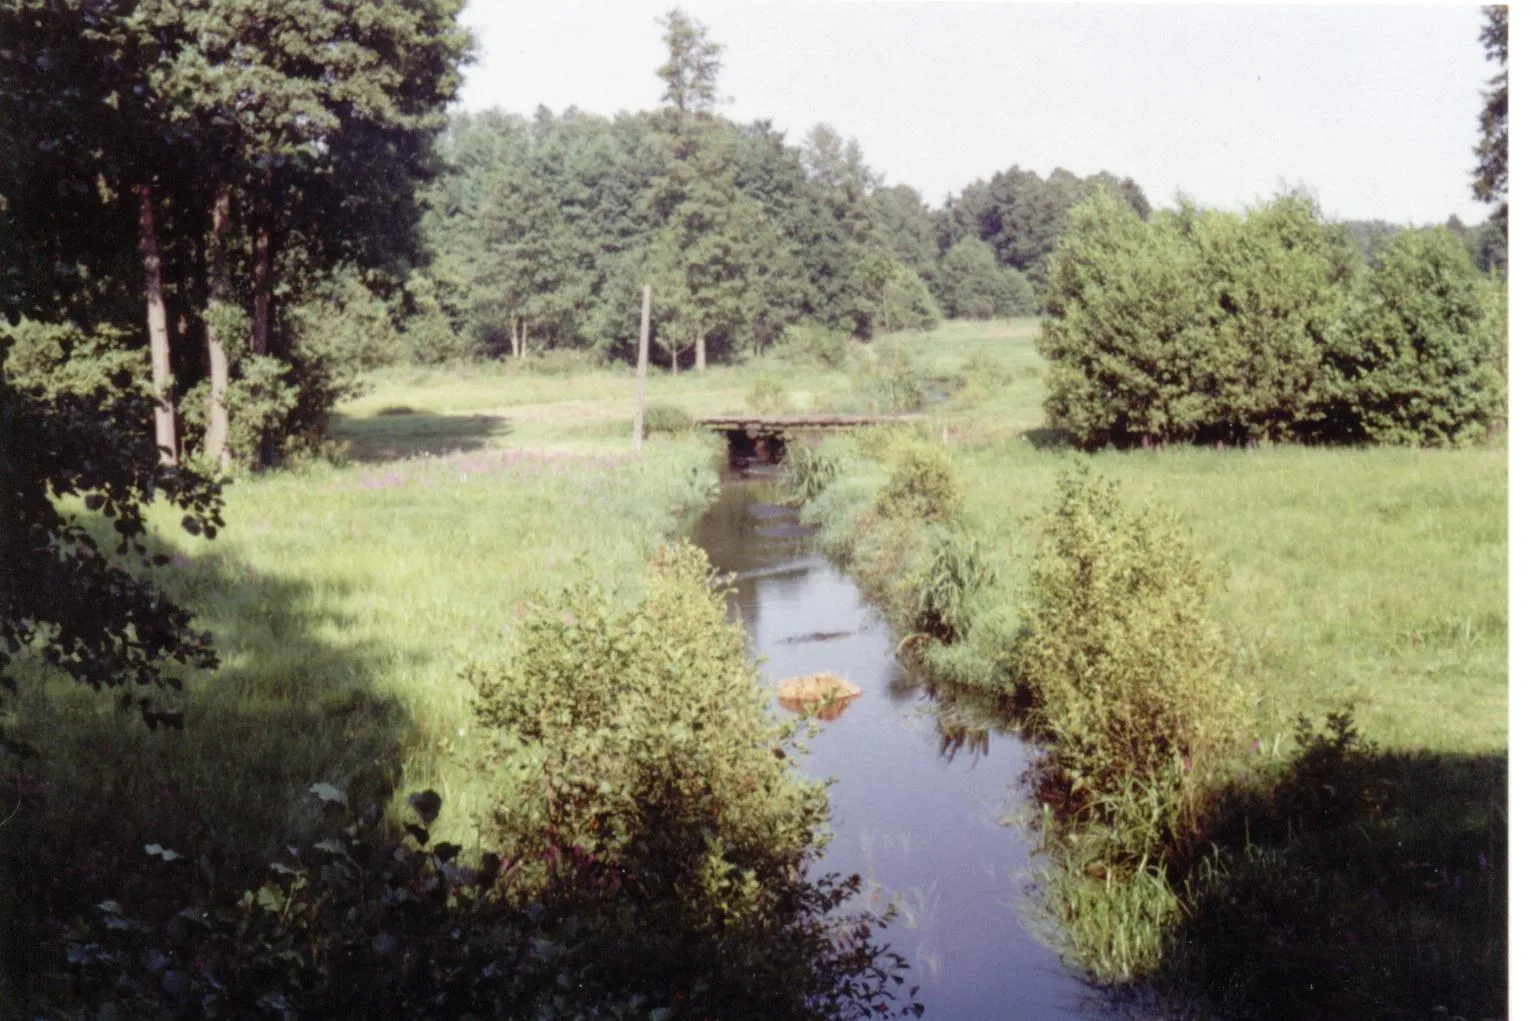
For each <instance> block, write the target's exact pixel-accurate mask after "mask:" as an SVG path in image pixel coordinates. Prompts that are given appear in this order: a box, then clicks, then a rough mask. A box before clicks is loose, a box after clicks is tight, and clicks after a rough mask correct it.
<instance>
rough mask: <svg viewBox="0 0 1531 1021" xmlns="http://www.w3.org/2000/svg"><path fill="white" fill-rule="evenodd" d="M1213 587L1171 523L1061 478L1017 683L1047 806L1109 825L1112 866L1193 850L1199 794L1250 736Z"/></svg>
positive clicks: (1092, 483)
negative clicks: (1034, 727)
mask: <svg viewBox="0 0 1531 1021" xmlns="http://www.w3.org/2000/svg"><path fill="white" fill-rule="evenodd" d="M1211 584H1212V583H1211V578H1210V577H1209V575H1208V573H1207V571H1206V569H1205V568H1204V567H1203V566H1202V564H1201V562H1200V560H1199V559H1198V558H1197V556H1196V555H1195V553H1194V552H1193V551H1192V549H1191V545H1190V542H1189V539H1188V537H1187V536H1186V534H1185V533H1184V531H1183V530H1182V529H1181V528H1180V527H1179V525H1178V524H1177V523H1176V522H1175V521H1174V520H1173V519H1171V518H1169V517H1167V516H1166V515H1165V514H1163V513H1162V512H1159V511H1155V510H1147V511H1139V512H1129V511H1127V510H1126V509H1125V508H1123V507H1122V505H1121V500H1120V497H1119V495H1118V492H1117V487H1116V486H1115V485H1114V484H1108V483H1106V482H1104V481H1102V480H1101V479H1099V478H1098V477H1096V476H1095V475H1093V474H1092V473H1091V472H1090V471H1089V470H1088V469H1084V468H1078V469H1074V470H1070V471H1068V472H1067V473H1065V474H1064V476H1063V478H1062V479H1061V483H1060V495H1059V500H1058V503H1057V506H1056V508H1055V510H1054V512H1053V515H1052V517H1051V518H1050V524H1049V526H1048V529H1047V533H1046V539H1045V543H1044V546H1043V549H1042V551H1041V553H1040V554H1039V557H1038V560H1037V563H1036V565H1035V567H1034V569H1033V573H1032V586H1033V590H1034V592H1035V605H1034V609H1033V619H1032V622H1031V627H1030V633H1029V634H1028V635H1027V637H1026V638H1025V640H1024V641H1023V643H1022V646H1021V649H1020V653H1019V659H1020V666H1021V680H1020V682H1021V684H1022V685H1023V686H1024V688H1025V694H1026V695H1027V696H1029V697H1030V698H1031V699H1032V700H1033V701H1034V704H1035V707H1036V708H1035V714H1036V719H1037V722H1038V725H1039V728H1040V730H1041V732H1042V733H1043V734H1045V736H1046V737H1047V738H1048V741H1049V744H1048V748H1047V752H1046V755H1045V757H1044V759H1043V762H1042V764H1041V766H1040V775H1041V778H1042V781H1043V784H1042V786H1043V791H1044V797H1045V799H1046V800H1048V802H1049V803H1050V804H1052V805H1053V806H1054V807H1055V808H1056V809H1057V810H1058V811H1059V812H1060V813H1061V815H1062V816H1063V818H1064V819H1065V820H1068V821H1069V824H1070V825H1073V824H1074V823H1076V822H1077V823H1081V824H1082V823H1088V822H1098V823H1102V824H1104V826H1105V827H1106V830H1107V831H1108V832H1109V833H1110V834H1111V841H1112V844H1111V846H1110V847H1106V848H1103V849H1102V851H1101V854H1102V856H1103V857H1104V859H1105V864H1106V865H1107V866H1108V867H1111V868H1115V867H1119V866H1122V865H1124V864H1125V863H1129V862H1133V861H1141V860H1142V858H1143V857H1144V856H1145V855H1150V856H1157V855H1158V854H1159V852H1160V851H1161V850H1162V849H1165V848H1168V849H1170V851H1171V852H1174V851H1175V850H1177V849H1178V850H1180V851H1183V850H1185V849H1187V848H1189V847H1190V846H1192V844H1194V842H1195V841H1196V840H1197V839H1198V838H1199V836H1200V830H1199V827H1200V826H1201V824H1202V822H1203V821H1204V820H1203V819H1202V818H1201V816H1200V814H1199V813H1201V812H1202V811H1204V809H1205V804H1204V798H1205V796H1206V793H1207V789H1208V784H1209V783H1210V780H1211V778H1213V777H1215V776H1216V774H1217V772H1218V771H1219V770H1220V769H1221V768H1222V766H1223V763H1224V761H1225V759H1226V757H1227V756H1228V755H1229V754H1230V752H1231V751H1232V750H1233V749H1234V748H1235V747H1236V745H1237V742H1238V740H1239V739H1240V737H1241V736H1242V735H1243V734H1244V733H1245V728H1246V724H1247V711H1248V709H1247V706H1246V704H1245V701H1244V697H1243V695H1242V693H1241V692H1240V690H1239V689H1238V688H1237V687H1236V686H1235V685H1234V684H1233V682H1232V681H1231V680H1230V678H1229V676H1228V653H1227V649H1226V647H1225V645H1224V641H1223V638H1222V636H1221V634H1220V633H1219V631H1218V629H1217V627H1216V625H1215V624H1214V623H1213V621H1212V617H1211V613H1210V609H1209V607H1208V597H1209V595H1210V592H1211ZM1148 804H1152V805H1154V806H1155V808H1154V810H1153V812H1152V813H1150V814H1149V815H1148V816H1147V817H1145V816H1144V812H1143V806H1144V805H1148ZM1145 818H1147V819H1148V820H1149V821H1147V822H1145ZM1129 823H1130V824H1129Z"/></svg>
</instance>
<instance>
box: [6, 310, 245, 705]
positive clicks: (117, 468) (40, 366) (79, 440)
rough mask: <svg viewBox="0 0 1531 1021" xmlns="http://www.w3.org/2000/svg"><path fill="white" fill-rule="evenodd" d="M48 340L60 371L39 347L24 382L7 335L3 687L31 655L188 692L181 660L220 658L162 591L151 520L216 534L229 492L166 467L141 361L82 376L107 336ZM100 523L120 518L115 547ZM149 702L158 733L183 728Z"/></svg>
mask: <svg viewBox="0 0 1531 1021" xmlns="http://www.w3.org/2000/svg"><path fill="white" fill-rule="evenodd" d="M47 332H48V333H49V334H50V336H49V337H47V338H46V341H47V342H48V346H50V347H56V349H57V350H58V351H59V352H60V354H61V355H62V357H59V358H58V360H57V361H56V362H54V363H53V364H52V365H49V364H48V361H47V360H46V359H45V358H41V357H39V356H38V354H37V353H36V351H35V350H34V352H33V356H32V363H31V365H30V366H27V367H25V368H24V369H23V372H22V373H21V374H18V375H13V374H12V372H11V366H10V365H9V360H8V350H9V348H10V346H11V341H10V340H9V339H6V338H3V337H0V563H3V564H4V565H5V566H4V570H0V683H4V684H5V685H6V686H8V687H12V688H14V686H15V674H14V663H15V661H16V657H17V656H18V654H20V653H22V652H23V650H28V651H29V652H30V653H32V654H34V655H37V656H39V657H40V658H41V660H42V661H43V662H44V663H46V664H48V665H49V666H51V667H54V668H57V669H59V670H62V671H63V672H64V673H66V674H68V675H69V676H71V677H73V678H74V679H75V680H77V681H79V682H81V683H84V684H88V685H90V686H91V687H93V688H97V689H100V688H109V687H118V686H122V685H137V686H163V685H167V684H168V685H170V686H173V687H179V684H180V681H179V679H178V678H177V676H176V675H175V674H174V672H173V671H170V670H167V666H168V664H169V663H171V662H178V663H182V664H187V665H190V666H194V667H209V666H212V665H215V664H216V662H217V660H216V657H215V656H214V653H213V650H212V644H211V640H210V639H209V637H208V636H207V635H206V634H205V633H202V632H199V631H197V630H196V629H195V628H194V627H193V626H192V618H191V614H190V613H189V612H187V611H186V610H185V609H183V608H182V607H179V606H177V605H175V604H174V603H173V602H171V601H170V599H169V598H167V597H166V596H165V594H164V593H163V592H161V591H160V589H159V588H158V587H157V586H156V585H155V583H154V581H153V578H152V568H153V567H154V566H156V565H157V564H160V563H163V562H164V559H165V558H164V557H162V556H159V555H157V554H153V553H151V550H150V546H149V541H148V537H147V526H146V525H145V521H144V517H145V513H146V511H147V508H148V505H149V504H150V503H151V502H152V501H153V500H154V499H155V498H157V497H163V498H164V499H166V500H168V501H169V502H170V503H172V504H173V505H174V506H176V507H178V508H179V509H181V510H182V511H184V512H185V516H184V518H183V519H182V524H183V526H184V527H185V528H186V530H187V531H189V532H191V533H192V534H193V535H197V534H201V535H206V536H208V537H209V538H211V537H213V536H215V535H216V534H217V531H218V529H219V528H221V527H222V526H223V521H222V518H221V517H220V516H219V512H220V509H221V507H222V498H221V495H220V492H219V488H218V486H217V484H216V483H215V482H213V481H212V480H211V479H209V478H207V477H205V476H203V475H200V474H198V473H197V472H195V471H192V470H189V469H186V468H177V467H174V466H171V465H167V464H164V463H162V461H161V458H160V451H159V450H157V449H156V448H155V446H154V441H153V437H152V436H151V435H150V434H149V433H148V432H147V431H146V430H145V429H143V427H142V423H143V422H144V420H145V418H146V416H147V413H148V409H149V407H150V406H152V404H153V397H152V396H151V395H150V394H149V391H148V388H147V387H146V386H145V385H144V380H143V375H144V373H143V364H142V359H141V357H140V358H133V359H122V358H116V359H113V360H111V361H107V360H102V361H99V362H97V364H96V365H95V366H94V367H93V368H92V369H90V370H88V374H87V375H85V376H83V377H81V376H80V375H78V373H79V371H80V366H79V365H78V363H75V364H73V365H71V364H70V362H71V360H70V359H68V358H67V354H68V353H72V352H76V351H78V352H80V353H81V354H88V353H89V352H90V351H91V349H93V348H99V347H101V346H106V347H108V348H109V349H110V348H112V345H110V343H109V342H108V340H107V338H104V337H100V336H97V337H90V336H87V335H84V334H82V333H79V332H78V331H74V330H68V329H60V328H54V329H52V330H48V331H47ZM103 366H109V368H105V370H104V372H105V374H104V375H103ZM28 370H29V371H28ZM40 370H41V371H40ZM44 373H46V377H45V376H44ZM42 378H48V379H49V383H48V384H44V383H42V382H41V379H42ZM93 519H99V520H100V521H102V522H105V521H110V522H111V525H110V527H111V530H112V531H113V532H114V533H115V540H116V542H115V546H113V545H111V543H110V540H107V541H103V538H102V537H101V536H100V534H99V533H100V531H101V529H100V528H99V527H94V521H93ZM130 697H131V696H130ZM129 704H131V702H130V703H129ZM139 706H140V708H141V709H142V710H143V713H144V716H145V718H146V719H147V720H148V721H149V722H150V723H151V724H157V723H159V722H166V723H171V724H175V725H179V717H178V716H176V715H175V714H174V713H171V712H165V711H161V710H159V709H157V708H156V707H155V706H154V704H153V703H152V702H151V701H150V700H149V699H148V698H142V697H141V698H140V701H139Z"/></svg>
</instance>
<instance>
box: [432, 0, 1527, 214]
mask: <svg viewBox="0 0 1531 1021" xmlns="http://www.w3.org/2000/svg"><path fill="white" fill-rule="evenodd" d="M668 6H670V4H669V3H664V2H650V0H627V2H622V3H612V2H606V3H590V2H572V3H568V2H566V3H525V2H507V0H469V4H468V8H467V11H466V13H465V15H464V20H465V21H466V22H467V24H468V25H469V26H471V27H472V28H473V29H474V31H475V33H476V35H477V37H478V40H479V47H480V49H479V60H478V63H477V64H476V65H474V66H473V67H471V68H469V70H468V73H467V79H466V82H465V84H464V88H463V91H462V101H463V104H464V105H465V106H467V107H468V108H470V109H483V108H487V107H490V106H500V107H502V108H504V109H506V110H509V111H512V112H519V113H530V112H531V111H532V110H534V109H535V108H536V106H537V105H538V104H539V103H544V104H546V105H547V106H549V107H551V108H552V109H553V110H555V111H558V112H562V111H563V110H564V109H566V108H567V107H569V106H578V107H579V108H580V109H582V110H586V111H589V112H591V113H599V114H608V115H609V114H613V113H616V112H618V111H620V110H629V111H635V110H641V109H649V108H653V107H655V106H657V105H658V103H659V96H660V91H661V86H660V82H659V79H658V78H657V77H656V76H655V75H654V69H655V68H657V67H658V66H659V64H660V63H661V62H662V60H663V59H664V55H663V52H662V44H661V41H660V29H659V27H658V26H657V25H656V24H655V19H656V18H657V17H658V16H659V15H660V14H661V13H662V12H663V11H664V9H665V8H666V7H668ZM682 6H683V7H684V8H685V9H686V10H687V11H688V12H689V13H690V14H691V15H692V16H694V17H695V18H697V19H698V20H700V21H701V22H702V23H703V24H704V25H706V26H707V28H708V30H709V31H710V33H711V37H712V38H713V39H714V40H715V41H717V42H720V43H722V44H723V45H724V46H725V47H726V50H725V51H724V54H723V73H722V78H721V82H720V84H721V90H722V92H723V94H724V95H726V96H729V97H731V99H732V100H733V101H732V102H731V103H730V104H728V105H727V106H725V107H724V108H723V113H725V114H726V115H727V116H729V117H730V118H732V119H734V120H738V121H746V122H747V121H750V120H754V119H756V118H770V119H771V120H772V121H773V122H774V123H775V125H776V127H777V128H779V129H785V130H786V131H787V132H788V138H789V140H790V141H792V142H799V141H801V139H802V137H803V135H804V133H805V132H806V131H807V129H808V128H809V127H811V126H812V125H813V124H815V123H817V122H819V121H824V122H827V123H829V124H831V125H833V126H834V127H835V128H836V129H837V130H839V132H840V133H841V134H842V135H844V136H847V137H855V138H857V139H858V140H859V141H860V142H861V145H862V148H863V150H864V151H865V153H866V155H867V159H868V161H869V162H870V163H871V165H872V167H873V168H874V169H875V170H877V171H879V172H881V173H882V174H883V175H884V176H885V180H886V182H887V183H888V184H899V183H907V184H911V185H913V186H914V187H916V188H917V189H919V191H920V192H921V194H922V195H924V197H925V200H926V201H927V202H929V203H930V204H931V205H932V206H934V205H938V204H939V203H940V202H941V200H942V199H943V198H944V196H945V195H946V194H947V193H948V192H952V193H955V192H958V191H960V190H961V189H962V187H963V186H964V185H965V184H967V183H968V182H970V181H972V180H973V179H975V178H977V177H980V176H981V177H985V178H987V177H989V176H990V175H991V174H993V173H995V172H996V171H999V170H1003V169H1005V168H1008V167H1009V166H1011V165H1012V164H1019V165H1020V166H1021V167H1022V169H1028V170H1036V171H1038V172H1040V173H1042V174H1044V175H1046V174H1047V173H1049V172H1050V171H1051V170H1052V168H1053V167H1056V166H1061V167H1065V168H1067V169H1069V170H1071V171H1073V172H1075V173H1078V174H1081V175H1084V174H1090V173H1094V172H1095V171H1097V170H1108V171H1110V172H1112V173H1114V174H1118V175H1122V176H1131V177H1133V178H1135V179H1136V180H1137V182H1138V183H1139V184H1140V185H1141V186H1142V187H1143V189H1144V191H1145V192H1146V193H1147V195H1148V197H1149V200H1150V201H1151V202H1153V203H1154V205H1156V206H1161V205H1165V204H1168V203H1169V202H1170V201H1171V199H1172V197H1173V196H1174V194H1175V192H1176V190H1177V189H1179V190H1184V191H1186V192H1187V193H1189V194H1190V195H1191V196H1193V197H1194V198H1195V199H1197V200H1198V201H1199V202H1201V203H1203V204H1207V205H1215V206H1222V207H1226V208H1239V207H1242V206H1245V205H1248V204H1249V203H1250V202H1252V201H1254V200H1256V199H1258V198H1264V197H1269V196H1270V195H1271V194H1272V193H1273V192H1274V191H1276V190H1277V189H1278V188H1279V187H1281V186H1282V184H1283V183H1285V184H1294V185H1295V184H1302V185H1305V186H1306V187H1308V188H1309V189H1310V190H1312V191H1314V192H1315V193H1316V194H1317V196H1318V198H1319V201H1320V203H1321V204H1322V206H1323V208H1324V211H1325V213H1326V214H1327V215H1329V216H1333V217H1336V218H1342V219H1386V220H1391V221H1394V222H1397V223H1420V224H1422V223H1432V222H1433V223H1439V222H1441V221H1443V220H1445V219H1446V217H1448V216H1449V215H1451V214H1452V213H1455V214H1457V215H1458V216H1460V217H1461V218H1462V220H1463V221H1464V222H1466V223H1469V224H1473V223H1477V222H1479V221H1481V220H1482V219H1483V218H1484V216H1485V215H1486V214H1487V212H1488V207H1487V206H1485V205H1484V204H1482V203H1479V202H1475V201H1473V199H1472V196H1471V186H1470V182H1471V173H1472V168H1473V165H1474V158H1473V154H1472V149H1473V146H1474V144H1475V143H1476V142H1477V130H1478V113H1479V110H1480V109H1481V107H1482V99H1481V90H1482V89H1483V88H1484V86H1485V84H1486V82H1487V80H1488V78H1489V76H1490V75H1491V74H1492V73H1493V72H1494V71H1495V70H1497V68H1495V67H1493V66H1491V65H1490V64H1489V63H1488V62H1487V61H1486V60H1485V59H1484V54H1483V48H1482V45H1481V44H1480V43H1479V42H1478V32H1479V29H1480V27H1481V24H1482V15H1481V14H1480V12H1479V9H1478V8H1477V7H1475V6H1439V7H1438V6H1391V7H1381V6H1373V7H1328V6H1325V7H1313V6H1308V7H1294V6H1281V7H1275V6H1258V7H1257V6H1242V5H1237V6H1234V5H1217V6H1180V5H1167V4H1165V5H1161V4H1152V5H1125V4H1082V5H1081V4H1020V3H936V2H924V3H893V2H864V3H845V2H838V3H825V2H820V3H798V2H776V3H769V4H767V3H754V4H743V3H737V2H735V3H717V2H702V0H692V2H688V3H683V4H682Z"/></svg>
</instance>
